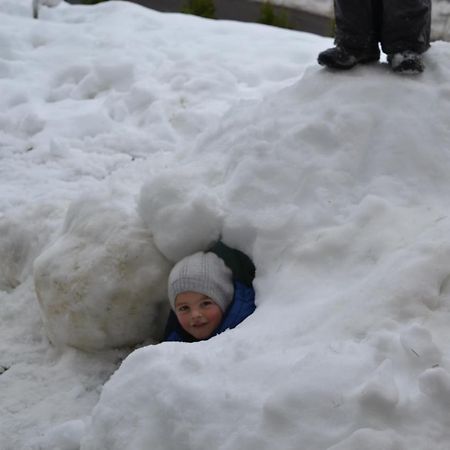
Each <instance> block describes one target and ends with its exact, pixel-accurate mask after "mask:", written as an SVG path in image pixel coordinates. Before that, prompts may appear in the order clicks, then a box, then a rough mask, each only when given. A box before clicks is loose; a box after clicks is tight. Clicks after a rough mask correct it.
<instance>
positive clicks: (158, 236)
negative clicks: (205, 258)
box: [138, 172, 223, 262]
mask: <svg viewBox="0 0 450 450" xmlns="http://www.w3.org/2000/svg"><path fill="white" fill-rule="evenodd" d="M197 183H198V182H197ZM194 186H195V189H194ZM138 209H139V213H140V215H141V217H142V219H143V221H144V222H145V224H146V225H147V226H148V228H149V229H150V231H151V232H152V233H153V237H154V240H155V245H156V246H157V247H158V249H159V250H160V251H161V253H163V254H164V256H165V257H166V258H168V259H169V260H171V261H174V262H176V261H179V260H180V259H182V258H184V257H185V256H188V255H190V254H192V253H195V252H197V251H201V250H206V249H207V248H208V247H210V246H211V245H212V244H213V243H214V242H215V241H217V240H218V239H219V237H220V234H221V230H222V223H223V213H222V211H221V208H220V205H219V201H218V199H217V198H216V197H215V196H214V195H213V194H212V193H211V192H209V191H207V190H206V188H202V187H201V186H200V187H199V186H198V184H197V185H195V184H194V183H193V182H192V181H191V180H187V179H186V175H185V174H183V173H176V172H170V173H166V174H161V175H158V176H155V177H154V178H153V179H152V180H151V181H150V182H148V183H147V184H145V185H144V186H143V188H142V189H141V195H140V199H139V204H138Z"/></svg>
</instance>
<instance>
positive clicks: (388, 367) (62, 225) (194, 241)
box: [0, 0, 450, 450]
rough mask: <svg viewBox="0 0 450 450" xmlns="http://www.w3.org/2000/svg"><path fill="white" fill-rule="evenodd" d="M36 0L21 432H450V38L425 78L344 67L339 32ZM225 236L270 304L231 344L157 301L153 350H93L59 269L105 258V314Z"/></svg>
mask: <svg viewBox="0 0 450 450" xmlns="http://www.w3.org/2000/svg"><path fill="white" fill-rule="evenodd" d="M30 16H31V11H30V2H28V1H25V0H20V1H18V0H0V22H1V24H2V28H1V30H0V105H1V110H0V111H1V112H0V146H1V149H0V150H1V152H0V158H1V163H0V416H1V420H0V442H1V448H2V450H94V449H95V450H148V449H152V450H168V449H174V450H175V449H176V450H180V449H183V450H211V449H221V450H238V449H239V450H240V449H245V450H274V449H277V450H294V449H295V450H298V449H299V448H302V449H308V450H324V449H329V450H365V449H371V450H380V449H383V450H391V449H392V450H394V449H395V450H403V449H405V450H406V449H408V450H424V449H427V450H447V449H448V446H449V444H448V443H449V442H450V418H449V417H450V416H449V415H448V409H449V406H450V359H449V358H450V349H449V344H448V343H449V341H450V330H449V325H448V324H449V323H450V217H449V210H450V181H449V175H448V174H449V173H450V127H449V126H448V118H449V117H450V45H449V44H446V43H442V42H437V43H434V44H433V46H432V48H431V49H430V51H429V52H428V53H427V54H426V56H425V64H426V66H427V69H426V72H425V73H424V74H423V75H420V76H416V77H408V76H405V77H401V76H398V75H395V74H393V73H391V71H390V70H389V68H388V67H387V65H386V64H384V63H380V64H376V65H371V66H365V67H360V68H356V69H355V70H353V71H351V72H346V73H332V72H329V71H327V70H325V69H322V68H320V67H319V66H317V64H316V61H315V60H316V56H317V53H318V52H319V51H320V50H322V49H324V48H326V47H327V46H329V45H330V44H331V41H330V40H328V39H324V38H319V37H315V36H312V35H308V34H303V33H296V32H292V31H287V30H277V29H275V28H270V27H264V26H261V25H249V24H239V23H232V22H214V21H208V20H202V19H199V18H195V17H188V16H182V15H177V14H167V15H165V14H160V13H156V12H153V11H150V10H147V9H144V8H142V7H139V6H136V5H133V4H130V3H125V2H106V3H103V4H99V5H96V6H92V7H88V6H70V5H68V4H65V3H61V4H60V5H58V6H57V7H56V8H52V9H49V8H46V7H43V8H42V9H41V14H40V19H39V20H33V19H31V17H30ZM128 228H129V233H130V234H131V235H133V236H134V234H133V233H134V232H135V230H137V231H136V233H137V234H138V236H139V239H143V240H145V241H146V242H145V243H144V244H143V245H142V249H143V250H142V251H145V248H146V247H145V245H148V246H149V248H151V250H149V252H148V253H145V254H146V255H147V256H148V257H146V258H142V259H138V261H143V263H142V264H138V266H139V267H136V264H133V263H130V264H128V263H127V261H130V260H131V261H135V260H134V259H133V258H131V256H132V255H134V254H135V253H134V252H137V249H136V247H139V246H138V245H137V244H136V242H135V241H134V240H133V239H128V238H127V236H129V235H128V234H127V230H128ZM219 235H220V236H222V238H223V240H224V241H225V243H227V244H229V245H231V246H234V247H237V248H240V249H241V250H243V251H245V252H247V253H248V254H249V255H250V256H251V257H252V258H253V260H254V262H255V264H256V267H257V275H256V280H255V287H256V295H257V305H258V308H257V310H256V312H255V313H254V314H253V315H252V316H251V317H249V318H248V319H247V320H246V321H245V322H243V323H242V324H241V325H240V326H239V327H237V328H236V329H234V330H232V331H228V332H225V333H223V334H221V335H219V336H217V337H214V338H212V339H210V340H209V341H204V342H199V343H193V344H184V343H162V344H157V345H147V344H150V343H151V330H152V327H153V326H154V324H153V323H149V325H148V326H149V328H148V330H149V331H148V333H149V335H148V340H147V339H146V340H144V342H143V343H140V344H139V346H140V347H139V348H137V349H135V348H130V347H125V348H123V347H121V348H117V349H116V348H113V349H105V350H102V351H92V352H84V351H81V350H79V349H76V348H74V345H73V342H71V341H69V340H67V337H68V336H69V337H70V336H71V335H72V334H71V333H72V332H71V331H70V330H71V328H70V326H71V325H72V324H71V322H70V318H68V317H66V316H64V314H62V315H61V316H62V317H63V319H61V320H68V322H62V323H59V322H58V320H57V319H55V317H54V315H53V313H56V314H58V313H60V312H61V311H60V309H59V308H60V307H61V302H62V301H63V300H62V297H59V296H58V295H55V293H54V291H53V290H54V288H55V286H54V283H53V285H52V283H51V282H48V283H47V284H46V283H44V284H40V282H39V280H40V279H41V275H42V273H43V272H44V273H47V274H48V276H49V277H52V276H53V277H55V278H54V279H55V280H57V282H58V283H59V282H60V281H61V280H63V281H64V282H66V283H67V284H66V285H65V286H66V288H65V289H66V291H67V292H65V294H67V293H68V294H70V295H72V294H73V292H72V291H71V289H72V287H71V286H72V284H71V282H70V279H71V277H73V276H74V274H73V273H68V272H71V271H72V270H77V271H78V270H80V271H82V270H84V272H80V273H82V277H84V278H83V279H84V280H88V281H89V283H87V284H84V285H83V286H85V287H86V286H87V290H84V291H83V290H81V291H76V292H78V294H77V298H81V299H83V300H86V299H94V303H95V305H97V306H98V307H96V308H94V311H95V314H99V315H100V316H101V315H102V314H103V313H104V309H102V308H103V306H102V305H101V304H99V303H98V302H101V301H102V299H103V295H102V293H103V292H104V293H105V296H106V295H107V294H108V292H109V291H110V289H111V286H112V285H115V283H116V284H118V285H120V291H122V292H127V291H129V292H131V293H133V292H134V290H133V289H135V288H136V284H139V283H142V284H140V286H141V289H143V290H149V291H152V289H153V288H150V287H148V286H147V287H146V286H145V283H143V282H142V277H140V276H139V273H137V272H138V271H139V270H140V269H142V270H143V271H144V272H143V273H145V270H147V269H148V270H150V269H156V268H157V267H158V268H160V269H161V271H164V270H165V269H164V267H163V266H165V265H167V264H169V266H170V264H171V263H173V262H174V261H176V260H177V259H179V258H181V257H182V256H184V255H185V254H187V253H190V252H193V251H196V250H198V249H201V248H205V247H206V246H207V245H209V243H210V242H211V241H212V240H214V239H216V238H217V237H218V236H219ZM68 243H69V244H71V245H68ZM72 244H73V245H72ZM136 254H137V255H140V253H139V252H137V253H136ZM108 255H111V260H109V259H108V257H107V256H108ZM139 257H140V256H139ZM71 258H72V259H71ZM114 258H117V260H118V261H119V260H120V261H125V263H124V264H119V266H115V264H113V261H112V259H114ZM127 258H128V259H127ZM43 261H44V262H45V261H47V262H46V263H43ZM70 261H71V262H70ZM147 261H148V268H146V267H147V266H146V264H147ZM155 261H161V263H160V264H159V263H156V262H155ZM141 265H144V266H146V267H142V268H141V267H140V266H141ZM156 266H157V267H156ZM160 266H161V267H160ZM117 267H120V268H121V270H122V271H126V270H132V271H133V273H132V274H130V278H126V277H124V278H121V279H120V280H119V279H118V275H117V274H118V273H119V272H117ZM89 269H90V270H89ZM125 269H126V270H125ZM45 271H47V272H45ZM33 273H35V275H36V276H35V277H34V276H33ZM120 273H122V272H120ZM46 276H47V275H46ZM135 277H137V278H135ZM144 278H145V277H144ZM136 279H138V280H140V281H139V283H136ZM127 280H128V281H127ZM35 286H36V290H37V291H38V293H39V300H40V301H41V303H39V301H38V295H37V293H36V290H35ZM156 286H157V287H158V289H162V288H160V287H159V286H160V283H159V282H157V283H156ZM150 294H151V292H149V295H150ZM70 295H69V298H70ZM52 299H53V300H52ZM59 300H60V301H59ZM45 302H50V304H51V307H50V311H51V312H50V315H49V314H48V311H47V310H46V308H45V306H43V305H44V303H45ZM138 303H140V302H138ZM68 304H69V305H70V304H71V302H70V301H69V302H68V303H64V307H66V305H68ZM105 309H107V308H105ZM102 311H103V312H102ZM161 316H163V314H161ZM102 317H103V316H102ZM130 317H131V316H130V315H129V312H127V309H126V308H123V309H122V313H120V310H119V313H117V314H116V315H115V316H114V323H117V324H118V325H117V326H118V327H119V326H120V327H121V328H120V330H122V331H123V333H125V334H126V333H129V332H132V331H133V327H135V325H134V322H133V321H132V320H130V321H128V319H129V318H130ZM49 318H52V320H53V319H55V322H51V324H50V321H49ZM152 320H156V321H157V322H158V321H159V324H163V322H164V320H165V317H159V318H156V319H155V318H154V319H152ZM119 323H120V325H119ZM93 324H94V325H92V326H91V327H90V326H85V327H84V328H82V333H81V335H82V334H83V333H84V338H85V339H87V340H89V339H94V340H95V337H96V336H98V332H99V329H98V328H97V326H96V325H95V320H93ZM55 330H56V331H55ZM120 330H116V331H118V333H119V334H120V333H122V331H120ZM78 331H80V330H78ZM110 331H111V334H107V335H106V336H111V339H112V340H114V339H115V335H114V330H113V329H111V330H110ZM139 332H141V330H140V331H139ZM49 338H50V339H52V338H53V339H52V342H53V341H57V343H58V344H59V345H54V343H53V344H52V343H50V342H49ZM102 339H105V336H104V335H102ZM106 339H107V338H106ZM64 344H69V346H64ZM75 347H76V345H75ZM100 347H102V346H100ZM112 347H115V345H112Z"/></svg>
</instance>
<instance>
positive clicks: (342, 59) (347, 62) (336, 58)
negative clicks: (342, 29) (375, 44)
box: [317, 46, 380, 70]
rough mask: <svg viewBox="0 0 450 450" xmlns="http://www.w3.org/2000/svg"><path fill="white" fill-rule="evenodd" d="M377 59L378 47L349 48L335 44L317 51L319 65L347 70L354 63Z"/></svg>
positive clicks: (369, 61)
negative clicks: (364, 48) (368, 48)
mask: <svg viewBox="0 0 450 450" xmlns="http://www.w3.org/2000/svg"><path fill="white" fill-rule="evenodd" d="M379 59H380V50H379V49H378V48H374V49H371V50H355V49H351V50H350V49H346V48H344V47H340V46H336V47H333V48H329V49H328V50H325V51H323V52H321V53H319V56H318V58H317V62H318V63H319V64H320V65H321V66H326V67H329V68H331V69H340V70H347V69H351V68H352V67H355V66H356V64H365V63H371V62H375V61H378V60H379Z"/></svg>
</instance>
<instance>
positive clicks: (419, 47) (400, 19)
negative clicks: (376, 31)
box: [381, 0, 431, 72]
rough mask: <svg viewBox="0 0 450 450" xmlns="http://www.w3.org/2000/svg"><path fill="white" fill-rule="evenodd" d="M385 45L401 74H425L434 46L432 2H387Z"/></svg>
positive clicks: (397, 0)
mask: <svg viewBox="0 0 450 450" xmlns="http://www.w3.org/2000/svg"><path fill="white" fill-rule="evenodd" d="M383 5H384V8H383V23H382V27H381V45H382V49H383V51H384V52H385V53H387V54H388V62H389V63H390V64H391V66H392V68H393V69H394V70H395V71H398V72H422V71H423V68H424V67H423V63H422V59H421V56H420V55H421V54H422V53H423V52H425V51H426V50H427V49H428V48H429V46H430V29H431V0H385V1H384V3H383Z"/></svg>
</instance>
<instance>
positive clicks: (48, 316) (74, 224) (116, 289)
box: [34, 198, 171, 350]
mask: <svg viewBox="0 0 450 450" xmlns="http://www.w3.org/2000/svg"><path fill="white" fill-rule="evenodd" d="M170 267H171V266H170V264H169V263H168V261H167V260H166V259H165V258H164V257H163V256H162V255H161V254H160V253H159V252H158V250H157V249H156V247H155V246H154V244H153V240H152V237H151V235H150V233H149V232H147V231H146V230H145V229H144V228H143V227H142V226H139V223H136V221H134V220H133V219H130V218H129V217H128V216H127V215H126V214H125V213H123V212H122V211H120V210H118V209H114V207H112V206H107V205H103V204H102V203H101V201H99V199H95V198H94V199H81V200H79V201H78V202H76V203H74V204H72V205H71V207H70V208H69V211H68V213H67V217H66V221H65V225H64V229H63V231H62V235H61V236H60V237H59V238H58V239H57V240H56V241H55V242H54V243H53V244H52V245H51V246H50V247H49V248H47V249H46V250H45V251H44V252H43V253H42V254H41V255H40V256H39V257H38V258H37V259H36V261H35V264H34V280H35V287H36V294H37V296H38V299H39V303H40V307H41V311H42V315H43V320H44V324H45V327H46V330H47V333H48V335H49V338H50V340H51V341H52V342H53V343H54V344H56V345H71V346H73V347H76V348H79V349H82V350H100V349H106V348H116V347H121V346H132V345H135V344H138V343H141V342H142V341H144V340H146V339H148V340H149V341H152V340H153V342H158V341H159V340H160V339H161V337H162V335H161V333H162V331H163V328H164V325H165V319H166V317H167V310H168V308H167V300H166V295H167V278H168V274H169V270H170Z"/></svg>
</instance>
